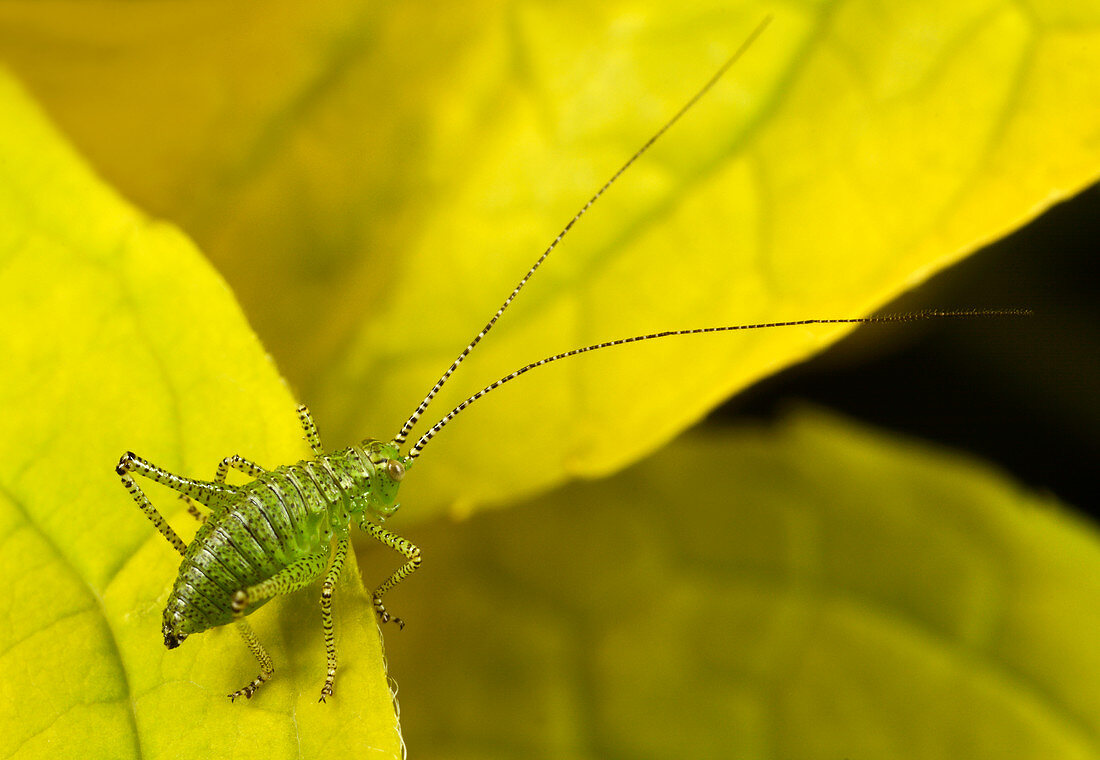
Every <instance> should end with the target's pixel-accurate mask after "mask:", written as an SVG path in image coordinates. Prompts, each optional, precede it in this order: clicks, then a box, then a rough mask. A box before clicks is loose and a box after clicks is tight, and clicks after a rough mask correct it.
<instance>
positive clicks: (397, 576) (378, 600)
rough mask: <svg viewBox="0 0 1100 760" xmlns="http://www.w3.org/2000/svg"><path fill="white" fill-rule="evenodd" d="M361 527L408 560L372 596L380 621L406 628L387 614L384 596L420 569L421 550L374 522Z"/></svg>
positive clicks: (401, 621)
mask: <svg viewBox="0 0 1100 760" xmlns="http://www.w3.org/2000/svg"><path fill="white" fill-rule="evenodd" d="M359 527H360V528H362V529H363V530H364V531H366V532H367V533H368V534H370V537H371V538H373V539H374V540H375V541H378V542H379V543H381V544H385V545H386V546H388V547H390V548H391V549H393V550H394V551H395V552H397V553H398V554H401V555H402V556H404V557H405V559H407V560H408V562H406V563H405V564H404V565H402V566H401V567H399V568H397V570H395V571H394V573H393V575H391V576H390V577H389V578H387V579H386V580H385V582H384V583H382V585H380V586H379V587H378V588H376V589H375V590H374V594H373V595H372V598H373V601H374V611H375V612H376V613H378V619H379V620H381V621H382V622H383V623H388V622H390V621H391V620H392V621H393V622H394V623H397V627H398V628H404V627H405V622H404V621H403V620H402V619H401V618H399V617H393V616H391V615H390V614H389V613H388V612H386V607H385V605H384V604H382V595H383V594H385V593H386V592H387V591H389V590H390V589H391V588H393V587H394V586H396V585H397V584H398V583H400V582H401V581H403V580H405V579H406V578H408V577H409V576H410V575H412V574H413V573H415V572H416V571H417V570H418V569H419V568H420V548H419V547H417V546H414V545H413V544H412V543H410V542H409V541H406V540H405V539H403V538H401V536H398V535H396V534H394V533H390V532H389V531H388V530H385V529H384V528H381V527H379V526H378V525H375V524H374V523H372V522H369V521H367V520H364V521H363V522H361V523H360V524H359Z"/></svg>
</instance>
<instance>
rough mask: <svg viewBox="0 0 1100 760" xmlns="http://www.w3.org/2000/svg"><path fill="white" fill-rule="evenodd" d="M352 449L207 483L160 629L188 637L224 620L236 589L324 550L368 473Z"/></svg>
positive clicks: (346, 520) (342, 526) (345, 521)
mask: <svg viewBox="0 0 1100 760" xmlns="http://www.w3.org/2000/svg"><path fill="white" fill-rule="evenodd" d="M354 451H355V449H354V448H353V449H348V450H346V451H343V452H339V453H337V454H334V455H331V456H328V457H323V458H321V459H318V460H312V461H304V462H298V463H297V464H294V465H289V466H283V467H279V468H277V469H276V470H273V471H271V472H265V473H262V474H261V475H260V476H259V477H257V478H256V479H255V480H253V481H252V482H250V483H248V484H246V485H243V486H227V485H223V484H220V483H211V484H210V485H211V486H213V488H212V491H211V493H212V496H211V498H210V499H209V502H210V503H209V506H210V507H211V508H212V509H213V510H214V512H213V514H211V515H210V516H209V518H208V519H207V521H206V522H205V523H204V524H203V525H202V527H201V528H200V529H199V531H198V533H197V534H196V535H195V538H194V540H193V541H192V542H191V543H190V544H188V546H187V552H186V554H185V555H184V557H183V561H182V563H181V564H180V570H179V575H178V576H177V577H176V582H175V585H174V586H173V588H172V593H171V595H170V596H169V597H168V604H167V606H166V608H165V610H164V622H165V625H166V627H167V628H170V629H171V630H172V631H175V632H177V633H182V634H188V633H197V632H199V631H204V630H206V629H208V628H213V627H215V626H219V625H224V624H226V623H228V622H230V621H231V620H233V617H234V613H233V610H232V607H231V600H232V599H233V596H234V594H236V593H237V592H238V591H242V590H244V589H247V588H249V587H250V586H253V585H255V584H257V583H260V582H262V581H265V580H267V579H269V578H271V577H272V576H274V575H275V574H276V573H278V572H279V571H280V570H282V569H284V568H285V567H287V566H288V565H290V564H292V563H293V562H295V561H297V560H300V559H302V558H303V557H306V556H307V555H310V554H316V553H317V552H319V551H322V550H323V549H325V550H327V547H328V545H329V543H330V541H331V539H332V535H333V533H339V534H341V535H343V536H346V535H347V533H348V528H349V525H350V521H351V518H350V516H349V507H351V505H352V504H353V503H354V502H355V501H356V500H358V499H361V498H362V495H363V494H364V493H365V491H366V489H368V488H369V487H370V480H371V476H372V475H373V465H371V463H370V461H369V460H368V459H367V457H366V455H365V454H364V455H362V456H361V457H360V456H356V455H355V453H353V452H354ZM360 453H361V452H360ZM261 606H263V602H261V603H259V604H254V605H251V606H249V607H248V608H247V610H246V612H245V614H248V613H251V612H254V611H255V610H256V609H259V608H260V607H261Z"/></svg>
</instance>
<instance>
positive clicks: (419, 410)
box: [393, 15, 772, 445]
mask: <svg viewBox="0 0 1100 760" xmlns="http://www.w3.org/2000/svg"><path fill="white" fill-rule="evenodd" d="M771 20H772V17H771V16H770V15H768V16H765V17H764V19H763V20H762V21H761V22H760V23H759V24H757V26H756V28H755V29H754V30H753V31H752V33H750V34H749V36H748V37H746V38H745V41H744V42H742V43H741V46H740V47H738V48H737V50H736V51H735V52H734V53H733V55H731V56H730V57H729V58H727V59H726V62H725V63H723V64H722V65H721V66H720V67H719V68H718V70H717V71H716V72H715V73H714V74H713V75H712V76H711V78H710V79H708V80H707V81H706V83H705V84H704V85H703V86H702V87H700V88H699V89H698V90H696V91H695V94H694V95H692V96H691V97H690V98H689V99H688V101H687V102H686V103H684V105H683V106H681V107H680V110H678V111H677V112H676V113H675V114H673V115H672V117H671V118H670V119H669V120H668V121H666V122H665V123H664V125H662V126H661V128H660V129H658V130H657V131H656V132H654V133H653V135H652V136H651V137H650V138H649V139H648V140H646V141H645V143H643V145H642V147H640V148H638V150H636V151H634V155H632V156H631V157H630V158H628V159H627V161H626V163H624V164H623V165H622V166H620V167H619V169H618V171H616V172H615V173H614V174H612V175H611V178H610V179H608V180H607V182H605V183H603V185H602V186H601V187H600V189H599V190H597V191H596V192H595V193H594V194H593V195H592V197H591V198H589V199H588V201H587V202H586V203H585V204H584V205H583V206H581V208H580V210H579V211H577V213H576V214H574V215H573V218H572V219H570V220H569V222H568V223H567V224H566V225H565V226H564V227H563V228H562V230H561V232H559V233H558V234H557V236H555V237H554V239H553V240H551V241H550V245H549V246H547V248H546V250H545V251H543V252H542V255H541V256H539V257H538V258H537V259H536V260H535V263H534V264H532V265H531V268H530V269H528V270H527V274H525V275H523V277H522V278H521V279H520V281H519V282H518V283H517V284H516V286H515V287H514V288H513V289H512V292H511V293H510V294H509V295H508V297H507V298H505V299H504V303H502V304H501V305H500V308H499V309H497V310H496V313H495V314H493V316H492V318H490V319H489V321H488V323H486V325H485V327H483V328H481V331H480V332H479V333H478V334H477V335H475V336H474V339H473V340H471V341H470V343H469V345H467V346H466V348H464V349H462V352H461V353H460V354H459V355H458V357H457V358H456V359H455V360H454V361H453V362H451V366H449V367H448V368H447V370H446V371H445V372H444V373H443V375H442V376H441V377H440V378H439V380H437V381H436V383H435V385H433V386H432V389H431V390H430V391H428V394H427V395H426V396H425V397H424V400H423V401H421V402H420V404H419V405H417V407H416V410H415V411H413V413H412V414H411V415H410V416H409V419H408V420H406V421H405V424H404V425H402V426H401V430H399V431H398V433H397V435H395V436H394V438H393V440H394V442H395V443H397V444H400V445H403V444H404V443H405V441H406V440H407V438H408V436H409V433H410V432H412V429H413V427H414V426H415V425H416V423H417V421H418V420H419V419H420V416H421V415H422V414H423V413H424V411H425V410H426V409H427V408H428V405H429V404H430V403H431V402H432V399H433V398H435V395H436V394H437V393H438V392H439V390H440V389H441V388H442V387H443V385H444V384H445V383H446V382H447V380H448V379H449V378H450V376H451V375H452V374H454V371H455V370H456V369H458V366H459V365H460V364H462V362H463V361H465V359H466V357H467V356H469V354H470V352H471V351H473V350H474V347H475V346H477V344H478V343H480V342H481V339H482V338H484V337H485V336H486V335H487V334H488V333H489V331H490V330H492V329H493V325H495V324H496V323H497V320H498V319H500V316H501V315H502V314H503V313H504V311H505V310H506V309H507V308H508V307H509V306H510V305H511V304H512V301H513V300H515V297H516V296H517V295H519V292H520V291H521V290H523V287H524V286H525V285H526V284H527V281H528V280H530V279H531V277H532V276H534V274H535V272H536V271H538V269H539V267H541V266H542V264H543V262H544V261H546V259H547V258H548V257H549V256H550V254H551V253H552V252H553V251H554V249H555V248H557V247H558V243H560V242H561V241H562V238H564V237H565V236H566V235H567V234H569V231H570V230H571V229H573V225H575V224H576V223H577V222H578V221H579V220H580V218H581V217H582V216H584V215H585V214H586V213H587V212H588V209H590V208H592V206H593V205H595V203H596V201H598V200H599V199H600V197H601V196H602V195H603V194H604V193H605V192H607V190H608V188H610V187H611V186H612V185H613V184H615V181H616V180H618V179H619V177H621V176H622V175H623V173H625V172H626V170H627V169H629V168H630V167H631V166H633V165H634V163H635V162H636V161H637V160H638V159H639V158H641V157H642V156H643V155H644V154H645V152H646V151H648V150H649V149H650V148H651V147H652V146H653V144H654V143H655V142H657V141H658V140H659V139H661V136H662V135H664V133H665V132H667V131H668V130H669V129H671V128H672V125H674V124H675V123H676V122H678V121H679V120H680V118H681V117H683V115H684V114H686V113H687V112H688V111H690V110H691V108H692V107H693V106H694V105H695V104H696V103H698V102H699V100H700V98H702V97H703V96H704V95H706V94H707V93H708V92H709V91H710V89H711V88H712V87H714V85H716V84H717V83H718V80H719V79H721V78H722V76H723V75H725V73H726V72H727V71H729V69H730V67H731V66H733V64H735V63H737V61H738V60H739V59H740V58H741V56H743V55H744V54H745V52H746V51H747V50H748V49H749V48H750V47H751V46H752V44H753V43H754V42H755V41H756V38H757V37H759V36H760V35H761V34H762V33H763V32H764V30H765V29H766V28H767V26H768V24H770V23H771Z"/></svg>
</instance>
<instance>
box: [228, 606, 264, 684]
mask: <svg viewBox="0 0 1100 760" xmlns="http://www.w3.org/2000/svg"><path fill="white" fill-rule="evenodd" d="M237 631H238V632H239V633H240V634H241V638H243V639H244V643H245V645H246V646H247V647H248V651H250V652H252V655H253V656H254V657H255V658H256V659H257V660H259V661H260V674H259V675H258V676H256V677H255V678H253V679H252V681H251V682H249V683H248V684H246V685H244V686H242V687H241V688H239V689H237V690H236V691H235V692H233V693H232V694H230V695H229V701H231V702H234V701H236V699H237V697H244V698H245V699H252V695H253V694H255V693H256V690H257V689H259V688H260V687H261V686H263V685H264V682H266V681H267V680H268V679H269V678H271V676H273V675H275V664H274V663H273V662H272V660H271V655H269V654H268V653H267V650H266V649H264V645H263V644H261V643H260V640H259V639H258V638H256V632H255V631H253V630H252V626H250V625H249V624H248V621H247V620H238V621H237Z"/></svg>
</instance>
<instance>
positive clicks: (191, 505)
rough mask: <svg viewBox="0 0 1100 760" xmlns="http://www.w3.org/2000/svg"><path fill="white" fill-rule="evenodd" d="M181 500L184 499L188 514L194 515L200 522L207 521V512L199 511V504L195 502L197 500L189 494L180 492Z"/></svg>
mask: <svg viewBox="0 0 1100 760" xmlns="http://www.w3.org/2000/svg"><path fill="white" fill-rule="evenodd" d="M180 501H182V502H183V503H184V504H186V505H187V514H189V515H191V516H192V517H194V518H195V519H196V520H198V521H199V522H200V523H204V522H206V514H205V513H204V512H200V511H199V508H198V505H197V504H195V502H194V501H193V500H192V499H191V497H190V496H188V495H187V494H185V493H181V494H180Z"/></svg>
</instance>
